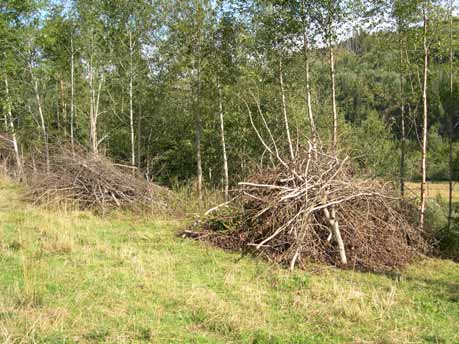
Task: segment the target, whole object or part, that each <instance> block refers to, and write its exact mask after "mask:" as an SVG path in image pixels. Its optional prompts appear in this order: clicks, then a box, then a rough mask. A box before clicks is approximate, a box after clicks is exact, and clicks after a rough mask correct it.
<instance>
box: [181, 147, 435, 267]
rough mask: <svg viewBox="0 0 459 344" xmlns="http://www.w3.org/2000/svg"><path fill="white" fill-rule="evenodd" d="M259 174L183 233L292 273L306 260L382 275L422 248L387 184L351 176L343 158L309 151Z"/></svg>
mask: <svg viewBox="0 0 459 344" xmlns="http://www.w3.org/2000/svg"><path fill="white" fill-rule="evenodd" d="M279 161H280V162H281V163H280V164H278V165H277V166H272V167H270V168H266V169H261V170H260V171H259V172H258V173H256V174H255V175H253V176H252V177H251V178H249V179H248V180H247V181H246V182H243V183H240V184H239V185H240V188H239V189H238V190H237V191H236V192H235V198H234V199H233V201H232V202H230V203H229V204H224V205H222V206H220V207H216V208H214V209H211V210H210V211H208V212H207V214H206V218H205V219H204V220H202V221H200V222H199V223H197V224H195V226H196V225H198V226H199V227H200V228H201V230H199V231H196V230H195V229H191V230H189V231H186V232H185V234H186V235H188V236H190V237H193V238H195V239H202V240H206V241H210V242H211V243H213V244H214V245H216V246H219V247H222V248H225V249H231V250H244V251H250V252H254V253H256V254H259V255H261V256H263V257H265V258H267V259H269V260H273V261H276V262H278V263H280V264H282V265H285V266H289V267H290V268H292V269H293V268H294V267H295V266H300V267H301V266H305V264H307V263H308V262H310V261H314V262H323V263H327V264H332V265H336V266H341V267H348V268H356V269H359V270H364V271H378V272H382V271H388V270H392V269H394V268H398V267H403V266H404V265H406V264H407V263H409V262H411V261H413V259H415V258H416V257H417V256H419V254H421V253H424V252H425V251H426V249H427V247H428V245H427V244H426V242H425V241H424V240H423V236H422V235H421V233H420V232H419V230H418V229H417V226H416V225H415V224H412V223H410V220H409V219H410V218H412V217H410V216H409V212H410V211H412V207H410V206H409V205H407V204H404V203H403V201H402V200H401V199H399V198H398V197H397V195H396V192H394V191H393V190H392V189H391V186H390V184H383V183H381V182H379V181H372V180H370V179H362V178H359V177H356V176H355V173H354V170H353V168H352V166H351V164H350V162H349V159H348V158H344V159H340V158H338V157H337V156H336V155H334V154H330V153H325V152H323V151H320V150H319V149H317V148H314V147H312V146H311V147H310V148H309V151H307V152H305V154H304V156H300V155H299V156H297V157H296V159H295V161H293V162H289V163H284V161H283V160H279Z"/></svg>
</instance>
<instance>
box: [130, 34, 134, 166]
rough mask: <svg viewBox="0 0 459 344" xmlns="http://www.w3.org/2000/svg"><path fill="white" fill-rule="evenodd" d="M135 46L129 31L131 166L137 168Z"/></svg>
mask: <svg viewBox="0 0 459 344" xmlns="http://www.w3.org/2000/svg"><path fill="white" fill-rule="evenodd" d="M132 55H133V46H132V32H131V31H130V30H129V123H130V130H131V165H132V166H135V131H134V110H133V105H132V102H133V86H132V83H133V77H134V75H133V62H132Z"/></svg>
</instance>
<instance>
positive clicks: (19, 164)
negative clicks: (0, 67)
mask: <svg viewBox="0 0 459 344" xmlns="http://www.w3.org/2000/svg"><path fill="white" fill-rule="evenodd" d="M5 93H6V106H7V117H8V119H7V121H8V125H9V129H10V130H11V139H12V143H13V149H14V156H15V158H16V166H17V172H16V173H17V177H18V178H21V176H22V159H21V155H20V153H19V145H18V141H17V137H16V130H15V127H14V121H13V114H12V110H11V107H12V106H11V98H10V89H9V85H8V78H7V77H5Z"/></svg>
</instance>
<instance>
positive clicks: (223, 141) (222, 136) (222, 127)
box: [217, 81, 229, 201]
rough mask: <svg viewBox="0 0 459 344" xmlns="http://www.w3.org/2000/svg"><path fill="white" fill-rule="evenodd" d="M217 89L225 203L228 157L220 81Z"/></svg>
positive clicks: (227, 188) (227, 186) (227, 192)
mask: <svg viewBox="0 0 459 344" xmlns="http://www.w3.org/2000/svg"><path fill="white" fill-rule="evenodd" d="M217 88H218V109H219V111H220V135H221V140H222V152H223V175H224V187H225V201H227V200H228V194H229V173H228V157H227V155H226V143H225V120H224V111H223V94H222V86H221V84H220V81H217Z"/></svg>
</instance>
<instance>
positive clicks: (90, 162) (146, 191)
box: [27, 149, 172, 212]
mask: <svg viewBox="0 0 459 344" xmlns="http://www.w3.org/2000/svg"><path fill="white" fill-rule="evenodd" d="M28 182H29V192H28V195H27V197H28V198H29V199H31V200H32V201H34V202H35V203H41V204H53V203H56V202H67V203H71V204H74V205H77V206H78V207H79V208H80V209H89V210H95V211H100V212H105V211H106V210H109V209H132V210H134V209H138V210H140V209H142V210H143V209H158V210H161V209H166V208H167V206H168V202H169V201H170V200H171V199H172V196H171V193H170V191H168V190H167V189H165V188H162V187H160V186H157V185H155V184H152V183H149V182H147V181H146V180H143V179H141V178H139V177H137V176H136V175H134V174H133V173H132V172H131V171H128V172H127V171H123V170H122V169H121V168H119V167H117V166H115V165H114V164H113V163H112V162H111V161H109V160H108V159H106V158H103V157H95V156H94V155H92V154H88V153H86V152H85V151H84V150H83V149H77V150H75V151H74V152H72V151H71V150H69V149H59V150H58V151H57V152H54V153H53V154H52V155H51V158H50V164H49V171H47V167H46V165H45V163H44V162H41V163H40V164H39V168H38V169H37V171H36V172H35V173H34V174H33V175H32V176H30V178H29V180H28Z"/></svg>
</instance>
